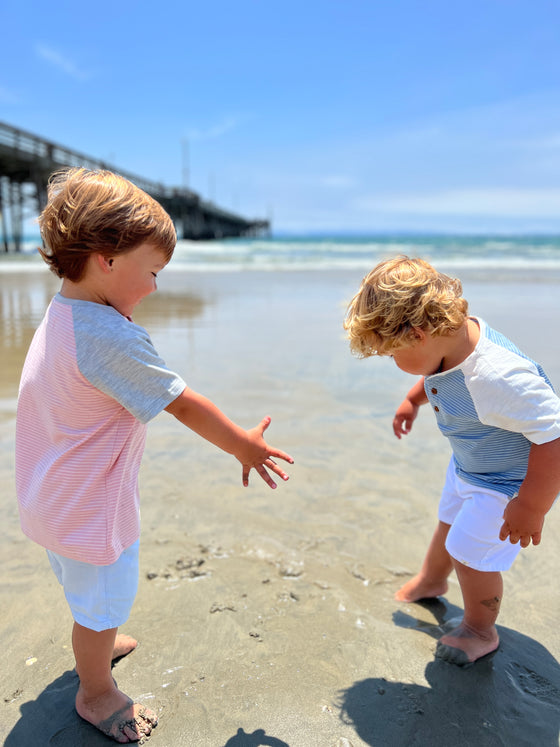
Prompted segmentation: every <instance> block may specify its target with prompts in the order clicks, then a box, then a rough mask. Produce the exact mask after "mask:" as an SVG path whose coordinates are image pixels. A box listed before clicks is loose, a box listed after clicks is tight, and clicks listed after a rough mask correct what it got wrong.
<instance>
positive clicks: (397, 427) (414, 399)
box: [393, 377, 428, 438]
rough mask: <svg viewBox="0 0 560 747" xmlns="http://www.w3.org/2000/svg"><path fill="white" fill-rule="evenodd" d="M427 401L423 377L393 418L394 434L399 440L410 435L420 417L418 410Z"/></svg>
mask: <svg viewBox="0 0 560 747" xmlns="http://www.w3.org/2000/svg"><path fill="white" fill-rule="evenodd" d="M427 401H428V397H427V396H426V392H425V391H424V377H422V378H421V379H419V380H418V381H417V382H416V384H415V385H414V386H413V387H412V389H411V390H410V391H409V393H408V394H407V395H406V397H405V398H404V400H403V401H402V402H401V404H400V405H399V406H398V408H397V412H396V413H395V417H394V418H393V433H394V434H395V436H396V437H397V438H401V437H402V436H406V434H407V433H410V429H411V428H412V423H413V422H414V421H415V420H416V416H417V415H418V408H419V407H420V405H425V404H426V402H427Z"/></svg>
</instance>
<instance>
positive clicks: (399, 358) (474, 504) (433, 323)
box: [344, 257, 560, 666]
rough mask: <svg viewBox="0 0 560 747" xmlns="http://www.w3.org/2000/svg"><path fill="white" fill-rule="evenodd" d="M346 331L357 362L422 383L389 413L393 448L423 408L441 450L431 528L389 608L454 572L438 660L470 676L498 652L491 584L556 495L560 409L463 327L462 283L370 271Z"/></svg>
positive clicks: (392, 265)
mask: <svg viewBox="0 0 560 747" xmlns="http://www.w3.org/2000/svg"><path fill="white" fill-rule="evenodd" d="M344 326H345V328H346V329H347V331H348V337H349V339H350V347H351V350H352V352H354V353H355V354H356V355H358V356H359V357H362V358H366V357H369V356H372V355H390V356H391V357H392V358H393V359H394V361H395V363H396V364H397V366H398V367H399V368H400V369H402V370H403V371H406V372H407V373H411V374H415V375H419V376H421V378H420V380H419V381H418V382H417V383H416V384H415V385H414V386H413V387H412V388H411V389H410V391H409V392H408V394H407V396H406V397H405V399H404V401H403V402H402V403H401V405H400V406H399V407H398V409H397V412H396V414H395V417H394V420H393V431H394V433H395V435H396V437H397V438H399V439H400V438H401V437H402V436H403V435H406V434H407V433H409V432H410V429H411V427H412V424H413V422H414V420H415V418H416V416H417V414H418V409H419V407H420V406H421V405H423V404H428V403H429V404H430V405H431V406H432V409H433V411H434V413H435V416H436V419H437V423H438V426H439V428H440V430H441V432H442V433H443V435H444V436H446V437H447V438H448V439H449V441H450V445H451V448H452V451H453V455H452V457H451V461H450V464H449V468H448V471H447V478H446V483H445V486H444V489H443V493H442V496H441V500H440V504H439V511H438V519H439V522H438V525H437V527H436V530H435V533H434V535H433V538H432V541H431V543H430V546H429V548H428V551H427V554H426V557H425V559H424V562H423V565H422V567H421V570H420V572H419V573H418V574H417V575H416V576H414V577H413V578H412V579H410V580H409V581H408V582H407V583H406V584H404V585H403V586H402V587H401V588H400V589H399V590H398V591H397V593H396V595H395V596H396V599H397V600H400V601H405V602H414V601H418V600H419V599H423V598H429V597H436V596H439V595H441V594H445V592H446V591H447V588H448V587H447V577H448V576H449V574H450V573H451V571H452V570H453V569H454V570H455V572H456V574H457V577H458V580H459V584H460V587H461V592H462V595H463V602H464V616H463V619H462V621H461V623H460V624H459V625H458V627H456V628H455V629H453V630H452V631H450V632H449V633H447V634H446V635H444V636H443V637H442V638H441V639H440V641H439V642H438V646H437V651H436V655H437V656H439V657H440V658H442V659H445V660H447V661H449V662H452V663H454V664H457V665H459V666H465V665H468V664H471V663H473V662H474V661H476V660H477V659H479V658H481V657H483V656H486V655H488V654H491V653H493V652H494V651H495V650H496V649H497V648H498V646H499V637H498V632H497V630H496V625H495V623H496V619H497V616H498V612H499V607H500V602H501V599H502V590H503V584H502V576H501V572H502V571H505V570H508V569H509V568H510V567H511V565H512V563H513V561H514V559H515V557H516V555H517V553H518V552H519V550H520V549H521V547H527V546H528V545H529V544H530V543H531V541H532V542H533V544H534V545H538V544H539V542H540V541H541V531H542V526H543V522H544V517H545V514H546V513H547V511H548V510H549V509H550V507H551V506H552V504H553V503H554V500H555V498H556V496H557V494H558V491H559V490H560V399H559V398H558V397H557V395H556V394H555V392H554V390H553V388H552V385H551V383H550V381H549V380H548V378H547V376H546V374H545V372H544V371H543V369H542V368H541V366H540V365H539V364H538V363H535V362H534V361H532V360H531V359H530V358H528V357H527V356H526V355H524V354H523V353H522V352H521V351H520V350H518V348H517V347H516V346H515V345H514V344H513V343H512V342H511V341H510V340H508V339H507V338H506V337H504V336H503V335H501V334H500V333H499V332H496V331H495V330H493V329H491V328H490V327H489V326H488V325H487V324H485V322H484V321H483V320H482V319H479V318H476V317H472V316H469V315H468V304H467V301H466V300H465V299H464V298H463V297H462V287H461V283H460V282H459V281H458V280H456V279H453V278H450V277H448V276H447V275H444V274H442V273H440V272H438V271H437V270H435V269H434V268H433V267H432V266H431V265H429V264H428V263H427V262H425V261H424V260H421V259H409V258H408V257H397V258H395V259H391V260H387V261H385V262H381V263H380V264H379V265H377V267H375V268H374V269H373V270H372V271H371V272H370V273H369V274H368V275H367V276H366V277H365V278H364V280H363V281H362V285H361V287H360V290H359V291H358V293H357V294H356V296H355V297H354V298H353V300H352V301H351V303H350V305H349V307H348V311H347V316H346V320H345V324H344ZM508 539H509V541H508Z"/></svg>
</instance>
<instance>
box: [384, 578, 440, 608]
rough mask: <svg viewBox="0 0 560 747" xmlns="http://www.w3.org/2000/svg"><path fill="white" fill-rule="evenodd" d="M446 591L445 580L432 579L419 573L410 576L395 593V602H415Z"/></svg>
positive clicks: (437, 595)
mask: <svg viewBox="0 0 560 747" xmlns="http://www.w3.org/2000/svg"><path fill="white" fill-rule="evenodd" d="M446 591H447V581H446V580H445V579H444V580H443V581H432V580H430V579H425V578H423V577H422V576H421V575H420V574H418V575H417V576H414V578H411V579H410V581H407V582H406V584H404V585H403V586H401V588H400V589H399V590H398V591H397V592H396V593H395V599H396V600H397V602H417V601H418V600H419V599H433V598H434V597H440V596H442V594H445V592H446Z"/></svg>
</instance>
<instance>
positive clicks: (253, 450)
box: [16, 169, 293, 743]
mask: <svg viewBox="0 0 560 747" xmlns="http://www.w3.org/2000/svg"><path fill="white" fill-rule="evenodd" d="M48 195H49V199H48V204H47V206H46V208H45V209H44V211H43V213H42V214H41V218H40V226H41V234H42V237H43V242H44V249H43V250H42V252H41V253H42V256H43V258H44V260H45V261H46V262H47V263H48V264H49V266H50V267H51V269H52V270H53V271H54V272H55V273H56V274H57V275H58V276H59V277H60V278H61V279H62V287H61V290H60V292H59V293H58V294H57V295H56V296H55V297H54V298H53V300H52V301H51V304H50V305H49V307H48V309H47V311H46V313H45V317H44V319H43V321H42V323H41V325H40V326H39V328H38V329H37V331H36V333H35V336H34V338H33V341H32V343H31V345H30V348H29V351H28V354H27V357H26V360H25V364H24V368H23V372H22V377H21V384H20V394H19V400H18V414H17V429H16V487H17V495H18V502H19V510H20V518H21V525H22V529H23V531H24V532H25V534H26V535H27V536H28V537H30V538H31V539H32V540H34V541H35V542H37V543H38V544H40V545H42V546H43V547H45V548H46V550H47V554H48V557H49V560H50V563H51V566H52V568H53V570H54V572H55V573H56V575H57V577H58V579H59V581H60V583H61V584H62V586H63V588H64V593H65V595H66V599H67V601H68V603H69V606H70V609H71V611H72V615H73V618H74V627H73V632H72V644H73V648H74V654H75V658H76V671H77V673H78V676H79V678H80V686H79V690H78V693H77V695H76V710H77V712H78V714H79V715H80V716H81V717H82V718H84V719H85V720H86V721H88V722H90V723H91V724H93V725H94V726H96V727H97V728H98V729H100V730H101V731H102V732H103V733H105V734H106V735H108V736H110V737H112V738H113V739H114V740H115V741H117V742H119V743H126V742H135V741H139V740H140V739H141V738H142V737H143V736H145V735H148V734H149V733H150V732H151V730H152V728H153V727H154V726H155V725H156V723H157V717H156V715H155V714H154V713H153V712H152V711H150V710H148V709H147V708H144V707H143V706H141V705H140V704H138V703H133V702H132V700H131V699H130V698H129V697H128V696H126V695H125V694H124V693H122V692H121V691H120V690H119V689H118V688H117V686H116V683H115V682H114V680H113V678H112V675H111V661H112V660H113V659H114V658H117V657H118V656H122V655H124V654H126V653H129V652H130V651H131V650H132V649H133V648H135V646H136V641H135V640H134V639H133V638H131V637H130V636H126V635H122V634H120V635H117V629H118V627H119V626H120V625H121V624H122V623H124V622H125V621H126V620H127V618H128V615H129V613H130V609H131V606H132V603H133V600H134V597H135V594H136V589H137V585H138V539H139V534H140V521H139V496H138V471H139V467H140V462H141V459H142V454H143V450H144V443H145V431H146V424H147V423H148V422H149V421H150V420H151V419H152V418H153V417H155V416H156V415H157V414H158V413H160V412H161V411H162V410H166V411H167V412H169V413H170V414H171V415H174V416H175V417H176V418H177V419H178V420H179V421H180V422H181V423H183V424H184V425H186V426H187V427H188V428H190V429H192V430H194V431H195V432H196V433H198V434H199V435H201V436H202V437H203V438H205V439H207V440H208V441H210V442H212V443H214V444H215V445H216V446H218V447H219V448H221V449H223V450H224V451H226V452H228V453H230V454H232V455H233V456H235V457H236V458H237V459H238V460H239V461H240V462H241V464H242V480H243V484H244V485H247V484H248V479H249V472H250V470H251V469H253V468H254V469H256V471H257V472H258V474H259V475H260V476H261V477H262V478H263V480H265V481H266V482H267V483H268V484H269V485H270V487H272V488H274V487H276V485H275V483H274V481H273V479H272V477H271V475H270V474H269V472H268V470H270V471H271V472H273V473H275V474H276V475H278V476H279V477H280V478H281V479H282V480H287V479H288V476H287V475H286V474H285V472H284V471H283V470H282V469H281V468H280V466H279V465H278V464H277V463H276V461H275V458H280V459H284V460H286V461H287V462H289V463H292V461H293V460H292V459H291V457H290V456H289V455H288V454H286V453H285V452H283V451H280V450H278V449H275V448H272V447H270V446H269V445H268V444H267V443H266V442H265V440H264V438H263V434H264V431H265V430H266V428H267V427H268V425H269V423H270V418H268V417H267V418H264V419H263V420H262V421H261V423H260V424H259V425H257V426H256V427H255V428H252V429H250V430H247V431H246V430H244V429H242V428H241V427H239V426H237V425H236V424H235V423H233V422H232V421H231V420H229V419H228V418H227V417H226V416H225V415H224V414H223V413H222V412H221V411H220V410H219V409H218V408H217V407H216V406H215V405H214V404H213V403H212V402H210V401H209V400H208V399H207V398H205V397H203V396H202V395H200V394H198V393H196V392H194V391H193V390H191V389H189V388H188V387H187V385H186V384H185V382H184V381H183V379H182V378H181V377H180V376H179V375H178V374H176V373H175V372H173V371H171V370H169V369H168V368H167V366H166V365H165V362H164V361H163V360H162V359H161V358H160V357H159V355H158V353H157V352H156V350H155V349H154V347H153V345H152V342H151V340H150V337H149V335H148V333H147V332H146V331H145V330H144V329H143V328H142V327H139V326H137V325H136V324H134V322H133V321H132V319H131V314H132V312H133V309H134V308H135V306H136V305H137V304H138V303H139V302H140V301H141V300H142V299H143V298H145V297H146V296H147V295H149V294H150V293H152V292H153V291H155V290H156V278H157V274H158V272H159V271H160V270H162V269H163V268H164V267H165V266H166V265H167V263H168V262H169V260H170V259H171V256H172V254H173V250H174V247H175V243H176V234H175V229H174V227H173V224H172V222H171V219H170V218H169V216H168V215H167V213H166V212H165V211H164V209H163V208H162V207H161V206H160V205H159V204H158V203H157V202H156V201H155V200H154V199H152V198H151V197H150V196H149V195H147V194H146V193H145V192H143V191H142V190H140V189H139V188H138V187H136V186H135V185H133V184H132V183H131V182H129V181H128V180H126V179H124V178H122V177H120V176H117V175H115V174H112V173H111V172H108V171H88V170H86V169H70V170H68V171H64V172H60V173H58V174H55V175H53V177H52V178H51V180H50V183H49V193H48Z"/></svg>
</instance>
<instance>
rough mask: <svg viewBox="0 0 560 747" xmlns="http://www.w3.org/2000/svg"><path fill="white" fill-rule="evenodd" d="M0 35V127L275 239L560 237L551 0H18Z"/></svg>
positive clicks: (556, 13)
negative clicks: (188, 192) (185, 190)
mask: <svg viewBox="0 0 560 747" xmlns="http://www.w3.org/2000/svg"><path fill="white" fill-rule="evenodd" d="M0 25H1V27H2V28H3V38H2V45H1V47H0V60H1V64H0V119H2V120H3V121H5V122H7V123H9V124H12V125H14V126H17V127H21V128H23V129H25V130H28V131H30V132H32V133H36V134H38V135H41V136H43V137H45V138H48V139H51V140H53V141H55V142H57V143H60V144H62V145H65V146H67V147H71V148H74V149H76V150H79V151H80V152H83V153H85V154H87V155H91V156H94V157H97V158H101V159H105V160H106V161H107V162H109V163H112V164H115V166H116V167H117V168H119V169H122V170H124V171H127V172H130V173H133V174H138V175H140V176H143V177H147V178H150V179H156V180H161V181H163V182H164V183H166V184H168V185H181V184H182V183H184V182H185V181H187V182H188V184H189V186H190V187H191V188H192V189H194V190H195V191H197V192H199V193H200V194H201V195H202V196H203V197H204V198H206V199H212V200H213V201H214V202H216V203H217V204H219V205H221V206H223V207H225V208H227V209H230V210H234V211H235V212H239V213H241V214H243V215H247V216H250V217H271V218H272V221H273V226H274V229H275V231H277V232H292V233H294V232H295V233H302V232H309V231H311V232H347V231H352V232H361V233H371V232H385V231H443V232H450V231H458V232H502V233H503V232H557V233H560V51H559V43H558V30H559V28H560V3H559V2H558V0H554V2H552V1H549V0H468V1H467V0H455V1H454V0H422V1H420V0H418V1H417V2H415V1H413V0H322V1H321V0H298V1H297V2H295V1H294V0H282V1H281V2H280V1H277V0H205V2H190V1H189V0H182V1H181V2H165V0H161V2H159V3H156V2H153V1H152V2H149V3H148V2H142V0H137V1H136V2H132V1H130V0H113V1H112V2H108V0H97V2H95V3H76V2H75V0H73V2H67V0H58V1H57V2H56V3H47V2H44V1H43V0H34V1H33V2H28V1H26V0H21V1H20V2H18V3H5V4H4V5H3V10H1V11H0ZM187 172H188V178H187Z"/></svg>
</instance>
